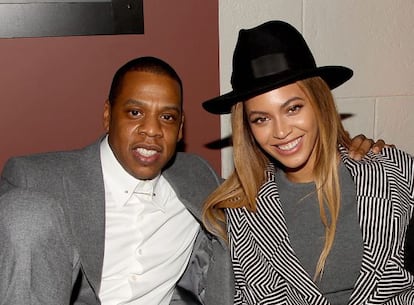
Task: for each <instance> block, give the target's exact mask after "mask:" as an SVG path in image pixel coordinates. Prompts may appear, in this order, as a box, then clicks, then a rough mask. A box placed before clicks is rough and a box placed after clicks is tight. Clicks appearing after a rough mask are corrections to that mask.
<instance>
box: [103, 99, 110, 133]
mask: <svg viewBox="0 0 414 305" xmlns="http://www.w3.org/2000/svg"><path fill="white" fill-rule="evenodd" d="M110 123H111V104H110V103H109V101H108V100H106V101H105V104H104V111H103V127H104V130H105V132H106V133H108V132H109V125H110Z"/></svg>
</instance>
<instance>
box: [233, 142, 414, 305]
mask: <svg viewBox="0 0 414 305" xmlns="http://www.w3.org/2000/svg"><path fill="white" fill-rule="evenodd" d="M340 152H341V158H342V160H343V162H344V164H345V165H346V167H347V168H348V169H349V171H350V172H351V175H352V177H353V179H354V182H355V185H356V196H357V198H356V200H357V204H358V213H359V222H360V227H361V231H362V236H363V241H364V253H363V259H362V264H361V270H360V274H359V277H358V279H357V281H356V283H355V287H354V291H353V293H352V295H351V299H350V302H349V305H363V304H366V305H368V304H386V305H413V304H414V287H413V285H414V276H413V275H412V274H410V273H409V272H408V271H407V270H405V269H404V239H405V234H406V229H407V226H408V223H409V220H410V217H411V214H412V211H413V208H414V158H413V156H411V155H409V154H407V153H404V152H402V151H400V150H398V149H394V148H385V149H383V151H382V153H381V154H378V155H376V154H372V153H369V154H368V156H367V157H366V158H365V159H364V160H363V161H354V160H352V159H350V158H349V157H348V156H347V154H346V150H345V149H344V148H342V147H341V148H340ZM268 177H269V179H268V180H267V182H266V183H265V184H264V185H263V186H262V188H261V190H260V192H259V194H258V197H257V202H258V211H257V213H249V212H248V211H246V210H245V209H244V208H238V209H227V210H226V213H227V218H228V231H229V240H230V248H231V255H232V260H233V264H234V265H233V268H234V274H235V281H236V283H237V284H236V285H237V290H236V296H235V304H295V305H302V304H303V305H305V304H309V305H322V304H323V305H328V304H329V302H328V300H327V299H326V298H325V297H324V296H323V295H322V294H321V292H320V291H319V290H318V288H317V286H316V285H315V284H314V283H313V281H312V279H311V278H310V277H309V275H308V274H307V273H306V271H305V270H304V269H303V267H302V266H301V265H300V263H299V261H298V259H297V257H296V256H295V254H294V251H293V249H292V247H291V245H290V242H289V239H288V231H287V226H286V223H285V219H284V216H283V212H282V208H281V204H280V200H279V194H278V189H277V185H276V183H275V181H274V172H272V171H269V173H268Z"/></svg>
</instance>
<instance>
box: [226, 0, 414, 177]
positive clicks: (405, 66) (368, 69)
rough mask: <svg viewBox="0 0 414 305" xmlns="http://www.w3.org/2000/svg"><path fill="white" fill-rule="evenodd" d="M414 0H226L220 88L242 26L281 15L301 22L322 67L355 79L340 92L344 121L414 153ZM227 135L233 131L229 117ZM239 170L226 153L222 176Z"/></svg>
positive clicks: (353, 128) (297, 24)
mask: <svg viewBox="0 0 414 305" xmlns="http://www.w3.org/2000/svg"><path fill="white" fill-rule="evenodd" d="M413 16H414V1H411V0H364V1H360V0H346V1H343V0H329V1H327V0H256V1H251V0H220V1H219V25H220V26H219V27H220V88H221V89H220V90H221V92H222V93H224V92H227V91H229V90H230V81H229V80H230V73H231V56H232V51H233V48H234V44H235V42H236V39H237V34H238V30H239V29H240V28H245V27H252V26H255V25H257V24H260V23H262V22H264V21H267V20H272V19H280V20H284V21H287V22H289V23H291V24H293V25H294V26H295V27H297V28H298V29H299V30H300V31H301V32H302V33H303V34H304V36H305V39H306V40H307V42H308V43H309V45H310V47H311V49H312V51H313V53H314V56H315V59H316V61H317V64H318V65H329V64H338V65H345V66H348V67H350V68H352V69H353V70H354V77H353V78H352V79H351V80H350V81H349V82H348V83H346V84H345V85H343V86H342V87H340V88H338V89H336V90H335V91H334V94H335V96H336V97H337V102H338V107H339V110H340V112H341V113H347V114H351V115H352V116H351V117H350V118H348V119H346V120H344V125H345V126H346V128H347V129H348V130H349V131H350V133H351V134H352V135H356V134H359V133H363V134H365V135H367V136H368V137H372V138H374V139H379V138H382V139H384V140H385V141H386V142H387V143H393V144H396V145H397V147H399V148H401V149H404V150H406V151H408V152H410V153H411V154H414V135H413V132H412V130H413V129H414V39H413V37H414V18H413ZM221 128H222V131H221V132H222V135H223V136H226V135H228V134H229V132H230V131H229V130H230V127H229V124H228V117H226V116H223V117H222V124H221ZM231 169H232V164H231V156H230V151H229V150H228V149H227V150H224V151H223V160H222V171H223V172H222V173H223V176H227V175H228V173H229V172H230V171H231Z"/></svg>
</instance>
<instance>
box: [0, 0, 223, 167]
mask: <svg viewBox="0 0 414 305" xmlns="http://www.w3.org/2000/svg"><path fill="white" fill-rule="evenodd" d="M144 23H145V25H144V26H145V34H143V35H114V36H77V37H49V38H17V39H0V67H1V70H0V90H1V91H0V92H1V99H0V132H1V147H0V169H1V168H2V166H3V165H4V162H5V161H6V159H8V158H9V157H11V156H15V155H22V154H29V153H36V152H44V151H52V150H66V149H73V148H78V147H82V146H84V145H87V144H89V143H91V142H93V141H95V140H96V139H97V138H98V137H99V136H100V135H101V134H103V128H102V110H103V104H104V101H105V99H106V97H107V92H108V89H109V85H110V82H111V79H112V75H113V73H114V72H115V71H116V69H117V68H118V67H119V66H120V65H122V64H123V63H125V62H126V61H128V60H130V59H132V58H134V57H138V56H144V55H152V56H157V57H160V58H162V59H164V60H166V61H167V62H169V63H170V64H171V65H172V66H174V68H176V70H177V71H178V73H179V74H180V75H181V77H182V79H183V83H184V110H185V113H186V121H185V124H186V128H185V150H186V151H189V152H194V153H198V154H200V155H202V156H204V157H205V158H206V159H208V160H209V161H210V162H211V163H212V164H213V166H214V168H215V169H216V170H217V171H218V172H220V152H219V151H218V150H212V149H208V148H206V147H205V145H206V144H207V143H209V142H211V141H214V140H216V139H218V138H219V133H220V131H219V118H218V117H215V116H212V115H209V114H208V113H206V112H205V111H204V110H203V109H202V107H201V101H203V100H205V99H207V98H210V97H212V96H215V95H217V94H218V93H219V71H218V67H219V63H218V53H219V46H218V0H215V1H213V0H209V1H205V0H178V1H169V0H144Z"/></svg>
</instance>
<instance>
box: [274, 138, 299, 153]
mask: <svg viewBox="0 0 414 305" xmlns="http://www.w3.org/2000/svg"><path fill="white" fill-rule="evenodd" d="M301 139H302V137H300V138H297V139H296V140H293V141H292V142H289V143H287V144H284V145H278V146H277V147H278V148H279V149H280V150H291V149H293V148H295V147H296V146H297V145H298V144H299V142H300V140H301Z"/></svg>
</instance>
